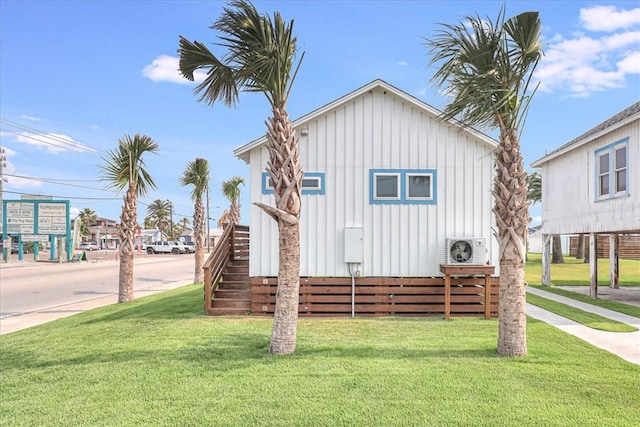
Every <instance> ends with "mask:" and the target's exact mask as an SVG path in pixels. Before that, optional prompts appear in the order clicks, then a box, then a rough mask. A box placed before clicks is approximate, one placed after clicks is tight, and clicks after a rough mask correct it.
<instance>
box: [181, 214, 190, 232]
mask: <svg viewBox="0 0 640 427" xmlns="http://www.w3.org/2000/svg"><path fill="white" fill-rule="evenodd" d="M180 222H181V223H182V224H181V225H180V227H181V231H180V234H182V233H184V232H185V231H187V230H189V218H188V217H186V216H184V217H182V221H180Z"/></svg>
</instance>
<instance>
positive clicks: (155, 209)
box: [147, 199, 169, 240]
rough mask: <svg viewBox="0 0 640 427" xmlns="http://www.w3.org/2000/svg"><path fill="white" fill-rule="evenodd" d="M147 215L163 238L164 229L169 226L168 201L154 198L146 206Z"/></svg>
mask: <svg viewBox="0 0 640 427" xmlns="http://www.w3.org/2000/svg"><path fill="white" fill-rule="evenodd" d="M147 215H148V216H149V218H151V219H152V220H153V222H154V224H155V225H156V227H158V230H160V232H161V236H162V237H161V239H163V240H164V234H165V230H166V229H167V228H169V202H168V201H166V200H160V199H156V200H154V201H153V202H151V203H149V205H148V206H147Z"/></svg>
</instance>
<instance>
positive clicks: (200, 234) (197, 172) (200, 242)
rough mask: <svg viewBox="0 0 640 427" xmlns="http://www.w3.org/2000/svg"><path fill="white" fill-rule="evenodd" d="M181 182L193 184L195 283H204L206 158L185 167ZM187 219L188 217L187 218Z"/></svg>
mask: <svg viewBox="0 0 640 427" xmlns="http://www.w3.org/2000/svg"><path fill="white" fill-rule="evenodd" d="M180 184H182V185H183V186H186V185H191V186H192V187H193V188H192V190H191V200H193V237H194V239H195V243H196V244H195V249H196V252H195V270H194V279H193V282H194V283H204V270H203V266H204V235H205V232H206V227H205V216H206V214H205V209H204V203H203V202H202V197H203V196H204V195H205V194H206V191H207V189H208V188H209V162H208V161H207V160H206V159H200V158H197V159H195V160H194V161H193V162H189V163H188V164H187V167H186V168H185V170H184V172H183V174H182V177H181V178H180ZM185 219H187V218H185Z"/></svg>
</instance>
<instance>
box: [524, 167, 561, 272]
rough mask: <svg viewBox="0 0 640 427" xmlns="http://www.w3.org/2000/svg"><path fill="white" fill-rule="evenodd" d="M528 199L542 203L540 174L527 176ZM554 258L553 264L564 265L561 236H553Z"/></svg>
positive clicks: (552, 258) (552, 259) (534, 202)
mask: <svg viewBox="0 0 640 427" xmlns="http://www.w3.org/2000/svg"><path fill="white" fill-rule="evenodd" d="M527 187H528V189H527V198H528V199H529V200H530V201H531V202H532V203H533V204H536V203H537V202H541V201H542V176H541V175H540V173H539V172H534V173H532V174H530V175H527ZM552 242H553V243H552V253H553V255H552V257H551V263H553V264H563V263H564V256H563V255H562V239H561V237H560V235H559V234H554V235H553V236H552Z"/></svg>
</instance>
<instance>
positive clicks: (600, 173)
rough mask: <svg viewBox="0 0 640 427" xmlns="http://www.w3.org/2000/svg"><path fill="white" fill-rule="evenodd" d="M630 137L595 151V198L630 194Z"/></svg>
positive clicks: (609, 197) (604, 198)
mask: <svg viewBox="0 0 640 427" xmlns="http://www.w3.org/2000/svg"><path fill="white" fill-rule="evenodd" d="M628 147H629V138H625V139H623V140H620V141H618V142H614V143H613V144H609V145H607V146H606V147H602V148H599V149H597V150H596V151H595V166H596V168H595V175H596V176H595V184H596V185H595V188H596V194H595V200H596V201H597V200H607V199H612V198H614V197H623V196H628V195H629V171H628V167H629V165H628V160H629V148H628Z"/></svg>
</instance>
